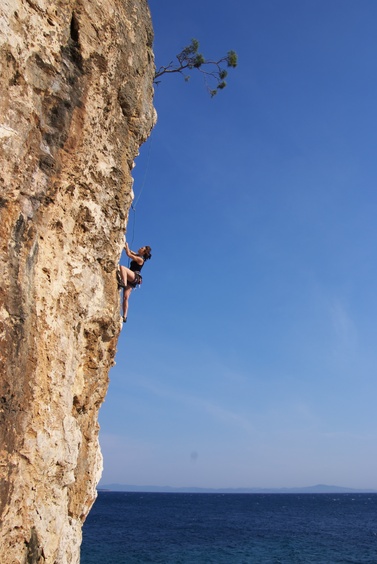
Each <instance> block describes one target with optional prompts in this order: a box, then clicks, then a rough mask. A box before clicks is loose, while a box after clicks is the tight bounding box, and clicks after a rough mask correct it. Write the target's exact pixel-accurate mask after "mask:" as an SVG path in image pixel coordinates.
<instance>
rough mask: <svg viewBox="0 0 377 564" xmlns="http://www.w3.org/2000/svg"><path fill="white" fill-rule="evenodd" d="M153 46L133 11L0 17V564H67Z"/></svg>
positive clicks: (70, 5) (113, 339)
mask: <svg viewBox="0 0 377 564" xmlns="http://www.w3.org/2000/svg"><path fill="white" fill-rule="evenodd" d="M152 41H153V30H152V25H151V21H150V14H149V9H148V4H147V1H146V0H90V1H89V0H81V1H80V0H78V1H72V0H4V1H2V2H1V5H0V69H1V73H0V155H1V168H0V214H1V217H0V269H1V286H0V366H1V371H0V515H1V522H2V526H1V531H0V554H1V562H2V564H16V563H17V564H18V563H24V562H25V563H33V564H34V563H51V564H52V563H58V564H60V563H63V564H64V563H75V562H79V551H80V544H81V527H82V523H83V521H84V520H85V517H86V515H87V514H88V512H89V510H90V507H91V505H92V504H93V501H94V499H95V497H96V485H97V483H98V480H99V478H100V475H101V471H102V457H101V453H100V449H99V445H98V423H97V419H98V410H99V407H100V406H101V404H102V402H103V400H104V397H105V394H106V391H107V386H108V371H109V368H110V367H111V365H112V364H113V362H114V356H115V350H116V343H117V339H118V336H119V331H120V317H119V293H118V289H117V284H116V279H115V270H116V267H117V264H118V261H119V256H120V252H121V249H122V244H123V233H124V230H125V225H126V222H127V217H128V210H129V207H130V204H131V201H132V177H131V172H130V171H131V169H132V166H133V161H134V158H135V157H136V156H137V154H138V150H139V147H140V145H141V144H142V143H143V142H144V141H145V140H146V138H147V137H148V135H149V133H150V130H151V128H152V127H153V125H154V121H155V112H154V109H153V104H152V98H153V86H152V85H153V75H154V59H153V52H152Z"/></svg>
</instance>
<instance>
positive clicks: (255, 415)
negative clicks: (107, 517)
mask: <svg viewBox="0 0 377 564" xmlns="http://www.w3.org/2000/svg"><path fill="white" fill-rule="evenodd" d="M150 6H151V10H152V16H153V22H154V28H155V55H156V65H157V66H160V65H161V64H165V63H168V62H169V61H170V60H173V59H174V55H175V54H176V53H178V52H179V51H180V50H181V48H182V47H184V46H185V45H186V44H188V43H189V42H190V40H191V38H193V37H195V38H197V39H198V40H199V41H200V50H201V51H202V52H203V53H204V55H205V56H206V57H209V58H210V57H213V58H216V57H221V56H222V55H224V54H226V52H227V51H228V50H230V49H233V50H235V51H236V52H237V54H238V57H239V65H238V68H237V69H236V70H234V71H231V72H230V73H229V80H228V86H227V88H226V89H225V90H224V91H222V92H220V93H219V94H218V96H217V97H215V98H214V99H212V100H211V99H210V98H209V96H208V94H207V93H206V90H205V86H204V84H203V82H202V80H201V77H199V76H197V77H195V75H194V73H193V74H192V79H191V81H190V82H189V83H185V82H184V81H183V79H182V78H181V77H179V76H167V77H165V78H163V80H162V82H161V84H160V85H159V86H158V87H157V88H156V95H155V107H156V110H157V112H158V124H157V126H156V128H155V130H154V131H153V133H152V137H151V139H150V140H149V141H147V143H146V144H145V145H144V146H143V147H142V149H141V154H140V157H138V159H137V161H136V168H135V169H134V178H135V185H134V191H135V195H136V198H137V199H138V200H137V203H136V212H135V213H132V214H131V216H130V223H129V227H128V233H127V239H128V242H129V244H130V246H131V248H132V249H134V250H136V249H138V248H139V247H140V246H142V245H145V244H148V245H150V246H151V247H152V253H153V258H152V260H151V261H149V262H148V263H146V265H145V267H144V271H143V275H144V283H143V287H142V288H141V289H138V290H136V291H134V292H133V295H132V296H131V299H130V310H129V319H128V323H127V325H125V326H124V328H123V330H122V334H121V337H120V340H119V343H118V354H117V359H116V360H117V364H116V366H115V367H114V368H113V369H112V370H111V372H110V380H111V381H110V387H109V393H108V395H107V398H106V401H105V403H104V405H103V407H102V408H101V411H100V424H101V433H100V442H101V446H102V451H103V454H104V473H103V478H102V481H101V485H104V484H108V483H113V482H118V483H127V484H133V485H160V486H165V485H170V486H197V487H213V488H217V487H234V488H236V487H290V486H309V485H314V484H317V483H325V484H331V485H339V486H349V487H355V488H373V489H377V408H376V398H377V378H376V377H377V347H376V344H377V293H376V287H377V268H376V248H377V223H376V218H377V192H376V185H377V159H376V146H377V144H376V141H377V123H376V122H377V120H376V118H377V103H376V101H377V73H376V60H377V35H376V21H377V2H376V0H363V1H357V0H284V1H282V0H216V1H215V0H205V1H203V0H201V1H198V0H192V1H191V2H190V3H186V2H177V0H164V1H161V0H160V1H158V0H150ZM122 262H123V264H126V257H123V258H122Z"/></svg>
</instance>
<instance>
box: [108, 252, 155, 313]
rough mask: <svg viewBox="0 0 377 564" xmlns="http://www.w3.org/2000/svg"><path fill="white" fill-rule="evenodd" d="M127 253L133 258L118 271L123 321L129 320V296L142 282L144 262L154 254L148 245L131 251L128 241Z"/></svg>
mask: <svg viewBox="0 0 377 564" xmlns="http://www.w3.org/2000/svg"><path fill="white" fill-rule="evenodd" d="M124 250H125V251H126V255H127V256H128V257H129V258H130V259H131V263H130V266H129V268H127V267H126V266H121V265H120V266H119V270H118V271H117V279H118V285H119V286H120V287H121V288H123V323H125V322H126V321H127V311H128V298H129V297H130V294H131V292H132V290H133V288H136V287H137V286H139V285H140V284H141V283H142V280H143V279H142V277H141V274H140V271H141V269H142V268H143V266H144V262H145V261H146V260H149V259H150V258H151V257H152V255H151V251H152V249H151V248H150V247H149V246H148V245H146V246H145V247H141V248H140V249H139V250H138V251H137V253H134V251H131V250H130V249H129V248H128V244H127V243H126V244H125V246H124Z"/></svg>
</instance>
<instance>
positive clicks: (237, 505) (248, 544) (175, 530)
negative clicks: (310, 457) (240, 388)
mask: <svg viewBox="0 0 377 564" xmlns="http://www.w3.org/2000/svg"><path fill="white" fill-rule="evenodd" d="M147 563H161V564H170V563H172V564H173V563H174V564H202V563H203V564H210V563H213V564H238V563H240V564H241V563H244V564H249V563H252V564H254V563H255V564H314V563H315V564H319V563H321V564H336V563H339V564H340V563H342V564H346V563H347V564H348V563H352V564H377V494H349V493H347V494H346V493H342V494H216V493H210V494H203V493H192V494H189V493H135V492H132V493H128V492H110V491H108V492H106V491H102V492H99V495H98V498H97V500H96V502H95V504H94V506H93V508H92V510H91V512H90V513H89V515H88V517H87V520H86V522H85V524H84V528H83V543H82V549H81V564H147Z"/></svg>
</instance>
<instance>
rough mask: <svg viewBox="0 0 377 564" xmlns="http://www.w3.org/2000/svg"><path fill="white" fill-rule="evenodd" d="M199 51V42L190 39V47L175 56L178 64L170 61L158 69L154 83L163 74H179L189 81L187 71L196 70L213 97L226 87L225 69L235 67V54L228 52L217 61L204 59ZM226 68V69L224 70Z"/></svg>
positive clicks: (156, 82)
mask: <svg viewBox="0 0 377 564" xmlns="http://www.w3.org/2000/svg"><path fill="white" fill-rule="evenodd" d="M198 51H199V41H198V40H197V39H192V40H191V43H190V45H187V47H185V48H184V49H182V51H181V52H180V53H178V55H177V56H176V58H177V61H178V63H174V62H173V61H171V62H170V63H169V64H168V65H166V66H162V67H160V68H159V69H158V70H157V71H156V74H155V77H154V81H155V84H158V83H159V82H160V81H159V80H158V79H159V78H160V77H161V76H163V75H164V74H173V73H179V74H181V75H182V76H183V77H184V79H185V81H188V80H189V79H190V75H189V74H187V73H186V72H187V70H192V69H197V70H198V71H199V72H200V73H202V74H203V76H204V80H205V84H206V88H207V90H208V92H209V94H210V96H211V97H213V96H215V95H216V94H217V92H218V91H219V90H222V89H223V88H225V87H226V81H225V79H226V77H227V76H228V71H227V70H226V68H235V67H236V66H237V53H235V52H234V51H228V53H227V55H226V56H225V57H222V58H221V59H219V60H218V61H213V60H211V59H206V58H205V57H204V56H203V55H202V54H201V53H199V52H198ZM224 67H226V68H224Z"/></svg>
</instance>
